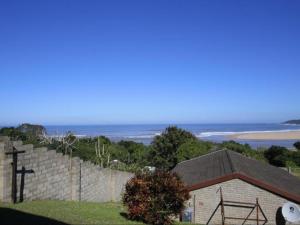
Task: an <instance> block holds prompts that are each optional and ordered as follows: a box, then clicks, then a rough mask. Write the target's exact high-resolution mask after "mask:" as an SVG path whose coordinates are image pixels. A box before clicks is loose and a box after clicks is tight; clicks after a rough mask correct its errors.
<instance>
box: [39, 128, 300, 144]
mask: <svg viewBox="0 0 300 225" xmlns="http://www.w3.org/2000/svg"><path fill="white" fill-rule="evenodd" d="M168 126H178V127H179V128H182V129H185V130H188V131H190V132H191V133H193V134H194V135H195V136H196V137H197V138H199V139H201V140H207V141H213V142H218V143H219V142H222V141H229V140H231V139H230V138H229V137H228V136H229V135H233V134H240V133H241V134H242V133H256V132H282V131H286V132H288V131H299V130H300V126H296V125H287V124H282V123H202V124H201V123H197V124H196V123H195V124H167V123H166V124H119V125H118V124H113V125H46V126H45V128H46V129H47V133H48V135H50V136H51V135H53V136H55V135H63V134H64V133H66V132H68V131H70V132H72V133H74V134H75V135H77V136H78V137H96V136H101V135H103V136H106V137H108V138H110V139H111V140H112V141H120V140H131V141H136V142H141V143H144V144H150V143H151V141H152V140H153V138H154V137H155V136H157V135H160V134H161V133H162V132H163V131H164V129H165V128H167V127H168ZM234 141H237V142H239V143H242V144H245V143H248V144H249V145H251V146H252V147H254V148H258V147H270V146H271V145H280V146H284V147H287V148H292V147H293V144H294V143H295V141H294V140H236V139H235V140H234Z"/></svg>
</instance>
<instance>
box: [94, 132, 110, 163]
mask: <svg viewBox="0 0 300 225" xmlns="http://www.w3.org/2000/svg"><path fill="white" fill-rule="evenodd" d="M95 152H96V160H97V162H98V164H99V165H100V166H101V167H107V166H108V165H109V164H110V153H109V152H108V150H107V149H106V146H105V145H104V144H102V145H101V140H100V138H99V137H98V138H97V142H96V143H95Z"/></svg>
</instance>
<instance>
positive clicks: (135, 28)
mask: <svg viewBox="0 0 300 225" xmlns="http://www.w3.org/2000/svg"><path fill="white" fill-rule="evenodd" d="M299 11H300V1H297V0H290V1H286V0H282V1H276V0H270V1H268V0H264V1H254V0H251V1H240V0H236V1H230V0H228V1H227V0H226V1H214V0H209V1H208V0H207V1H204V0H201V1H196V0H195V1H192V0H190V1H183V0H180V1H177V0H172V1H171V0H169V1H165V0H160V1H154V0H153V1H150V0H145V1H141V0H137V1H130V0H127V1H123V0H120V1H114V0H112V1H96V0H95V1H83V0H82V1H75V0H72V1H71V0H70V1H65V0H59V1H54V0H52V1H40V0H36V1H31V0H27V1H23V0H20V1H14V0H12V1H1V3H0V78H1V88H0V95H1V107H0V124H2V125H14V124H19V123H22V122H31V123H41V124H45V125H48V124H130V123H133V124H137V123H233V122H234V123H243V122H249V123H254V122H281V121H283V120H287V119H294V118H300V104H299V99H300V91H299V84H300V29H299V27H300V13H299Z"/></svg>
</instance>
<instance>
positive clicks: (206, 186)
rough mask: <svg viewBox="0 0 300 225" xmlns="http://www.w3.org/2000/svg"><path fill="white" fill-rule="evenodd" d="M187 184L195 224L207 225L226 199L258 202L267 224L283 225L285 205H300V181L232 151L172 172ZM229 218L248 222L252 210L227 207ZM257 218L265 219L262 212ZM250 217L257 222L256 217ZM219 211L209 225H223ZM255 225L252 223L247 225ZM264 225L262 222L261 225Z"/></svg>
mask: <svg viewBox="0 0 300 225" xmlns="http://www.w3.org/2000/svg"><path fill="white" fill-rule="evenodd" d="M173 171H174V172H177V173H178V174H179V175H180V176H181V178H182V179H183V181H184V182H185V183H186V184H187V186H188V188H189V190H190V194H191V199H190V200H189V202H188V206H189V207H190V209H192V212H193V213H192V222H194V223H199V224H206V223H207V222H208V220H209V219H210V217H211V215H212V214H213V212H214V210H215V209H216V207H217V205H218V204H219V202H220V193H219V190H220V188H221V189H222V193H223V199H224V200H225V201H226V200H227V201H238V202H248V203H253V204H255V203H256V199H258V202H259V204H260V206H261V208H262V210H263V212H264V214H265V216H266V217H267V219H268V222H267V224H279V223H280V222H281V223H282V220H283V217H282V214H281V207H282V206H283V204H284V203H286V202H294V203H296V204H299V203H300V179H299V178H297V177H295V176H293V175H291V174H289V173H288V172H287V171H285V170H283V169H281V168H277V167H274V166H271V165H269V164H267V163H263V162H260V161H257V160H254V159H250V158H248V157H245V156H243V155H241V154H238V153H236V152H233V151H230V150H220V151H216V152H212V153H210V154H207V155H204V156H201V157H197V158H194V159H191V160H188V161H184V162H181V163H179V164H178V165H177V166H176V167H175V168H174V170H173ZM224 211H225V216H226V217H240V218H246V217H247V215H249V209H245V208H237V207H226V208H225V209H224ZM257 214H258V217H259V218H263V215H262V213H261V212H258V213H257ZM251 217H253V219H254V218H256V217H257V215H256V214H255V213H253V215H251V216H250V217H249V218H250V219H251ZM242 222H243V221H242V220H241V221H237V220H231V219H226V224H242ZM221 223H222V217H221V210H220V208H219V209H218V211H217V212H216V214H215V216H214V217H213V218H212V220H211V222H210V224H221ZM254 223H255V224H256V222H253V221H252V222H251V221H250V222H249V221H247V224H254ZM260 224H263V222H260Z"/></svg>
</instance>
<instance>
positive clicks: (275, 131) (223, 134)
mask: <svg viewBox="0 0 300 225" xmlns="http://www.w3.org/2000/svg"><path fill="white" fill-rule="evenodd" d="M291 131H300V130H291V129H289V130H264V131H224V132H218V131H213V132H201V133H200V134H196V137H198V138H205V137H211V136H230V135H236V134H256V133H281V132H291Z"/></svg>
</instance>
